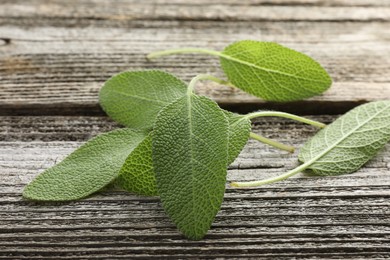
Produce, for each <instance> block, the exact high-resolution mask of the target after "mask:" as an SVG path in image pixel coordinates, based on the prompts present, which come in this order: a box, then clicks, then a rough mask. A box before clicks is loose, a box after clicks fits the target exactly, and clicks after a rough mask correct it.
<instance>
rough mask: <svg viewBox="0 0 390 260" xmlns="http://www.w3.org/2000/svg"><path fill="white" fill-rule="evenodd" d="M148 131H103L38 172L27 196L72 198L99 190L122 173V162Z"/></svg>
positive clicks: (24, 194)
mask: <svg viewBox="0 0 390 260" xmlns="http://www.w3.org/2000/svg"><path fill="white" fill-rule="evenodd" d="M144 137H145V135H144V134H143V133H140V132H136V131H134V130H131V129H119V130H114V131H111V132H108V133H105V134H101V135H99V136H97V137H95V138H93V139H91V140H90V141H88V142H87V143H85V144H84V145H82V146H81V147H80V148H78V149H77V150H76V151H74V152H73V153H71V154H70V155H69V156H67V157H66V158H65V159H64V160H63V161H62V162H60V163H59V164H57V165H55V166H53V167H51V168H49V169H47V170H46V171H44V172H43V173H41V174H40V175H38V176H37V177H36V178H35V179H34V180H33V181H32V182H31V183H30V184H28V185H27V186H26V188H25V189H24V191H23V196H24V197H25V198H27V199H32V200H41V201H68V200H77V199H81V198H84V197H86V196H88V195H90V194H92V193H94V192H96V191H99V190H100V189H102V188H103V187H105V186H106V185H107V184H109V183H110V182H112V181H113V180H114V179H115V178H116V177H117V176H118V174H119V170H120V168H121V166H122V164H123V163H124V162H125V160H126V158H127V156H128V155H129V154H130V153H131V151H132V150H133V149H134V148H135V147H136V146H137V145H138V144H139V143H140V142H141V141H142V140H143V139H144Z"/></svg>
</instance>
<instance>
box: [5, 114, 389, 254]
mask: <svg viewBox="0 0 390 260" xmlns="http://www.w3.org/2000/svg"><path fill="white" fill-rule="evenodd" d="M311 118H312V119H316V120H319V121H322V122H325V123H328V122H331V121H333V120H334V118H335V116H316V117H311ZM117 127H118V125H117V124H116V123H114V122H112V121H110V120H108V119H107V118H105V117H81V116H79V117H55V116H51V117H42V116H40V117H1V120H0V140H1V146H0V196H1V200H0V259H20V258H26V259H38V258H39V259H45V258H48V259H49V258H51V259H54V258H56V259H59V258H61V259H90V258H93V259H105V258H110V259H121V258H157V259H161V258H170V259H179V258H217V257H220V258H224V257H229V258H232V257H233V258H234V257H243V256H245V257H256V258H257V259H259V258H260V259H261V258H264V259H267V258H270V257H272V258H278V259H291V258H302V259H309V258H318V259H330V258H337V259H340V258H347V259H363V258H366V257H368V258H381V257H387V256H388V253H389V252H390V251H389V250H390V248H389V242H390V226H389V225H388V221H387V220H388V219H389V217H390V203H389V197H390V194H389V192H388V190H389V188H390V175H389V174H388V173H389V169H390V146H386V148H385V150H384V151H382V152H381V154H380V155H379V156H378V157H376V158H375V159H374V160H372V161H371V162H369V163H368V164H367V165H366V166H365V167H364V168H362V169H361V170H359V172H357V173H354V174H350V175H345V176H338V177H308V176H304V175H302V174H300V175H298V176H296V177H293V178H290V179H288V180H286V181H284V182H280V183H275V184H272V185H267V186H263V187H261V188H258V189H241V190H240V189H232V188H230V187H228V189H227V191H226V194H225V201H224V203H223V206H222V209H221V211H220V213H219V214H218V216H217V218H216V220H215V222H214V224H213V226H212V229H211V230H210V231H209V233H208V235H207V236H206V238H205V239H204V240H202V241H196V242H195V241H189V240H186V239H185V238H183V237H182V236H181V235H180V234H179V233H178V232H177V230H176V229H175V227H174V226H173V225H172V224H171V222H170V221H169V219H168V218H167V217H166V215H165V214H164V212H163V209H162V207H161V204H160V202H159V199H158V198H156V197H149V198H148V197H138V196H135V195H131V194H129V193H126V192H121V191H106V192H102V193H100V194H97V195H93V196H91V197H90V198H88V199H85V200H80V201H75V202H69V203H38V202H30V201H26V200H24V199H22V198H21V195H20V194H21V191H22V189H23V186H24V185H25V184H27V183H28V182H29V181H31V180H32V179H33V178H34V177H35V176H36V175H37V174H39V172H42V171H43V170H44V169H46V168H48V167H51V166H52V165H54V164H55V163H58V162H59V161H60V160H61V159H63V158H64V157H65V156H66V155H67V154H69V153H70V152H72V151H73V150H74V149H75V148H76V147H78V146H79V145H81V144H82V143H83V142H85V141H86V140H88V139H89V138H91V137H92V136H95V135H97V134H98V133H100V132H106V131H109V130H112V129H115V128H117ZM253 127H254V131H255V132H257V133H261V134H264V135H266V136H268V137H271V138H275V139H277V140H279V141H282V142H286V143H290V144H292V145H295V146H297V147H299V146H300V145H301V144H302V143H303V142H304V140H305V139H306V138H307V137H309V136H311V135H313V134H314V133H315V131H316V129H315V128H313V127H311V126H306V125H303V124H298V123H294V122H293V121H289V120H283V119H273V118H265V119H262V120H257V121H256V122H254V125H253ZM294 165H296V154H295V155H291V154H287V153H285V152H280V151H277V150H275V149H273V148H269V147H267V146H265V145H262V144H259V143H257V142H255V141H249V143H248V144H247V146H246V148H245V149H244V151H243V152H242V153H241V155H240V157H239V158H238V159H237V160H236V161H235V162H234V163H233V164H232V165H231V166H230V170H229V172H228V180H229V181H235V180H253V179H258V178H266V177H270V176H272V175H277V174H280V173H282V172H285V171H286V170H287V169H290V168H292V167H294Z"/></svg>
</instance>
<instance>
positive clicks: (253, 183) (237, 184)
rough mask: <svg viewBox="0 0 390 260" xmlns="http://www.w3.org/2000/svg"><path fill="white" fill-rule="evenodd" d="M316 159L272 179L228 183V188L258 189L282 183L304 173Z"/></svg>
mask: <svg viewBox="0 0 390 260" xmlns="http://www.w3.org/2000/svg"><path fill="white" fill-rule="evenodd" d="M317 157H318V156H317ZM317 157H315V158H313V159H311V160H310V161H308V162H306V163H304V164H301V165H299V166H298V167H296V168H295V169H292V170H291V171H288V172H286V173H285V174H282V175H279V176H276V177H274V178H269V179H265V180H260V181H248V182H232V183H230V186H232V187H238V188H244V187H258V186H261V185H265V184H270V183H274V182H278V181H282V180H285V179H287V178H289V177H291V176H294V175H295V174H298V173H300V172H302V171H304V170H305V169H306V168H307V167H309V166H310V165H311V164H313V163H314V162H315V161H316V160H317V159H318V158H317Z"/></svg>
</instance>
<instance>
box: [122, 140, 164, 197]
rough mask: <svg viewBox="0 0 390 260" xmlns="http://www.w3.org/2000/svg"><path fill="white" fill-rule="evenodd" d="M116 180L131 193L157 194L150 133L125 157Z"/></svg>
mask: <svg viewBox="0 0 390 260" xmlns="http://www.w3.org/2000/svg"><path fill="white" fill-rule="evenodd" d="M117 182H118V183H119V185H120V186H121V187H122V188H123V189H125V190H127V191H129V192H132V193H136V194H140V195H147V196H156V195H158V192H157V187H156V177H155V174H154V168H153V161H152V133H150V134H149V135H148V136H147V137H146V138H145V140H143V141H142V142H141V143H140V144H139V145H138V146H137V147H136V148H135V149H134V150H133V151H132V152H131V154H130V155H129V157H127V159H126V162H125V164H124V165H123V167H122V169H121V170H120V174H119V177H118V180H117Z"/></svg>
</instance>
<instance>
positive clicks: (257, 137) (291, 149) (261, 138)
mask: <svg viewBox="0 0 390 260" xmlns="http://www.w3.org/2000/svg"><path fill="white" fill-rule="evenodd" d="M249 136H250V137H251V138H252V139H255V140H257V141H260V142H262V143H265V144H268V145H270V146H273V147H275V148H278V149H280V150H284V151H287V152H290V153H294V151H295V148H294V147H293V146H290V145H285V144H282V143H279V142H277V141H274V140H272V139H269V138H266V137H264V136H261V135H258V134H255V133H252V132H251V133H250V134H249Z"/></svg>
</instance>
